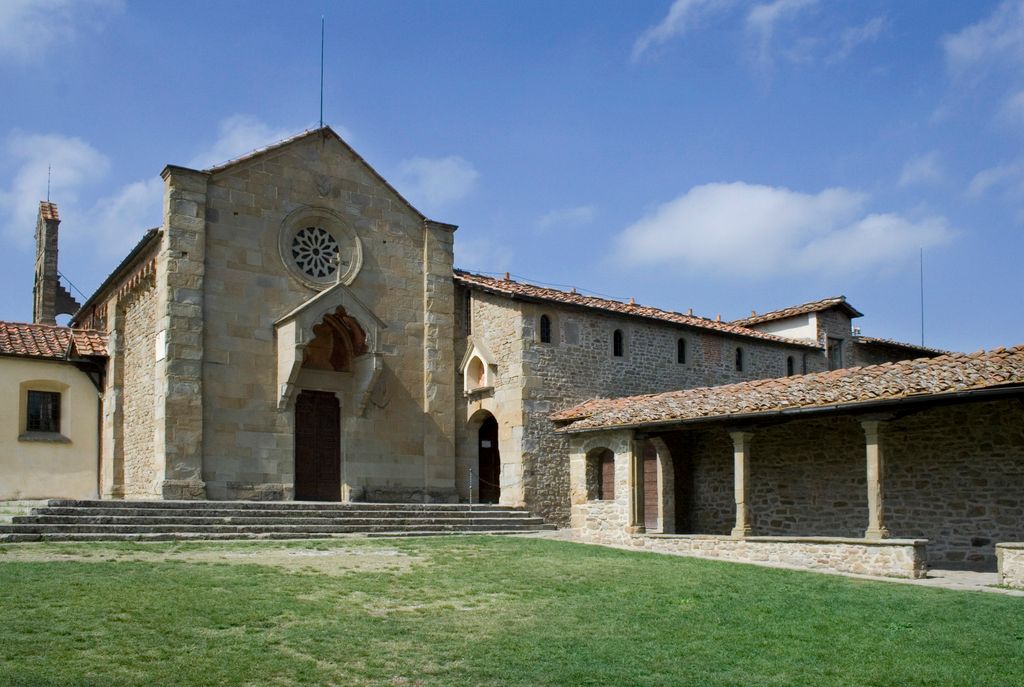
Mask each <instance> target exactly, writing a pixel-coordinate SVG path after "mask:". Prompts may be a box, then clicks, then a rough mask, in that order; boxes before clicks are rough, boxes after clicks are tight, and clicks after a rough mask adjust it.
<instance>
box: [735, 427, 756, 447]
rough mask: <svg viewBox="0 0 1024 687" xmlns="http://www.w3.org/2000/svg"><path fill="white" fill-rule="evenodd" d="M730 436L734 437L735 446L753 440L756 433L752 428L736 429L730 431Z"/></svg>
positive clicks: (743, 444)
mask: <svg viewBox="0 0 1024 687" xmlns="http://www.w3.org/2000/svg"><path fill="white" fill-rule="evenodd" d="M729 436H730V437H731V438H732V443H733V444H734V445H735V446H745V445H747V444H749V443H750V442H751V440H752V439H753V438H754V433H753V432H752V431H750V430H740V429H738V430H734V431H730V432H729Z"/></svg>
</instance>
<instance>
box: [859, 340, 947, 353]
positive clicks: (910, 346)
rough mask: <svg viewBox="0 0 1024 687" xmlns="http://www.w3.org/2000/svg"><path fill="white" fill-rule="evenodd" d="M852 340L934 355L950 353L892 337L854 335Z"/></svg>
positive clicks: (868, 344) (867, 344)
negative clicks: (880, 337)
mask: <svg viewBox="0 0 1024 687" xmlns="http://www.w3.org/2000/svg"><path fill="white" fill-rule="evenodd" d="M853 340H854V342H856V343H859V344H864V345H866V346H888V347H890V348H903V349H906V350H908V351H921V352H922V353H931V354H934V355H947V354H948V353H950V351H944V350H942V349H941V348H928V347H927V346H918V345H917V344H912V343H906V342H903V341H896V340H894V339H879V338H876V337H873V336H855V337H853Z"/></svg>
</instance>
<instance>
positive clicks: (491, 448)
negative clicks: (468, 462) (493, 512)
mask: <svg viewBox="0 0 1024 687" xmlns="http://www.w3.org/2000/svg"><path fill="white" fill-rule="evenodd" d="M478 446H479V454H478V455H479V464H478V472H477V474H478V475H479V481H480V503H497V502H498V498H499V497H500V496H501V486H500V480H501V455H500V454H499V453H498V421H497V420H495V419H494V417H493V416H489V417H488V418H487V419H486V420H484V422H483V424H482V425H480V432H479V442H478Z"/></svg>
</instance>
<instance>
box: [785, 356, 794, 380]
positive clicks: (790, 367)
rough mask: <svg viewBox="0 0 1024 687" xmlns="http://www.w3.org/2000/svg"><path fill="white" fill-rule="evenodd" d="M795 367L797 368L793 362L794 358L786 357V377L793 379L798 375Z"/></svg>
mask: <svg viewBox="0 0 1024 687" xmlns="http://www.w3.org/2000/svg"><path fill="white" fill-rule="evenodd" d="M795 367H796V365H795V364H794V362H793V356H791V355H789V356H786V376H787V377H792V376H793V375H794V374H796V370H795Z"/></svg>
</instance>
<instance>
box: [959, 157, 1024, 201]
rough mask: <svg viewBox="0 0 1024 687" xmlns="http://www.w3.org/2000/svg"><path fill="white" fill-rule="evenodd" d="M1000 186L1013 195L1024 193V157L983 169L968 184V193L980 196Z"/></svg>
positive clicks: (970, 195) (975, 196)
mask: <svg viewBox="0 0 1024 687" xmlns="http://www.w3.org/2000/svg"><path fill="white" fill-rule="evenodd" d="M999 186H1002V187H1004V188H1005V190H1006V191H1008V192H1009V193H1010V194H1011V195H1024V158H1020V159H1018V160H1015V161H1013V162H1009V163H1007V164H1004V165H997V166H995V167H989V168H988V169H983V170H981V171H980V172H978V173H977V174H975V175H974V178H973V179H971V183H970V184H969V185H968V186H967V195H968V196H969V197H971V198H980V197H981V196H983V195H985V194H986V193H988V192H989V191H990V190H992V189H994V188H996V187H999Z"/></svg>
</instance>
